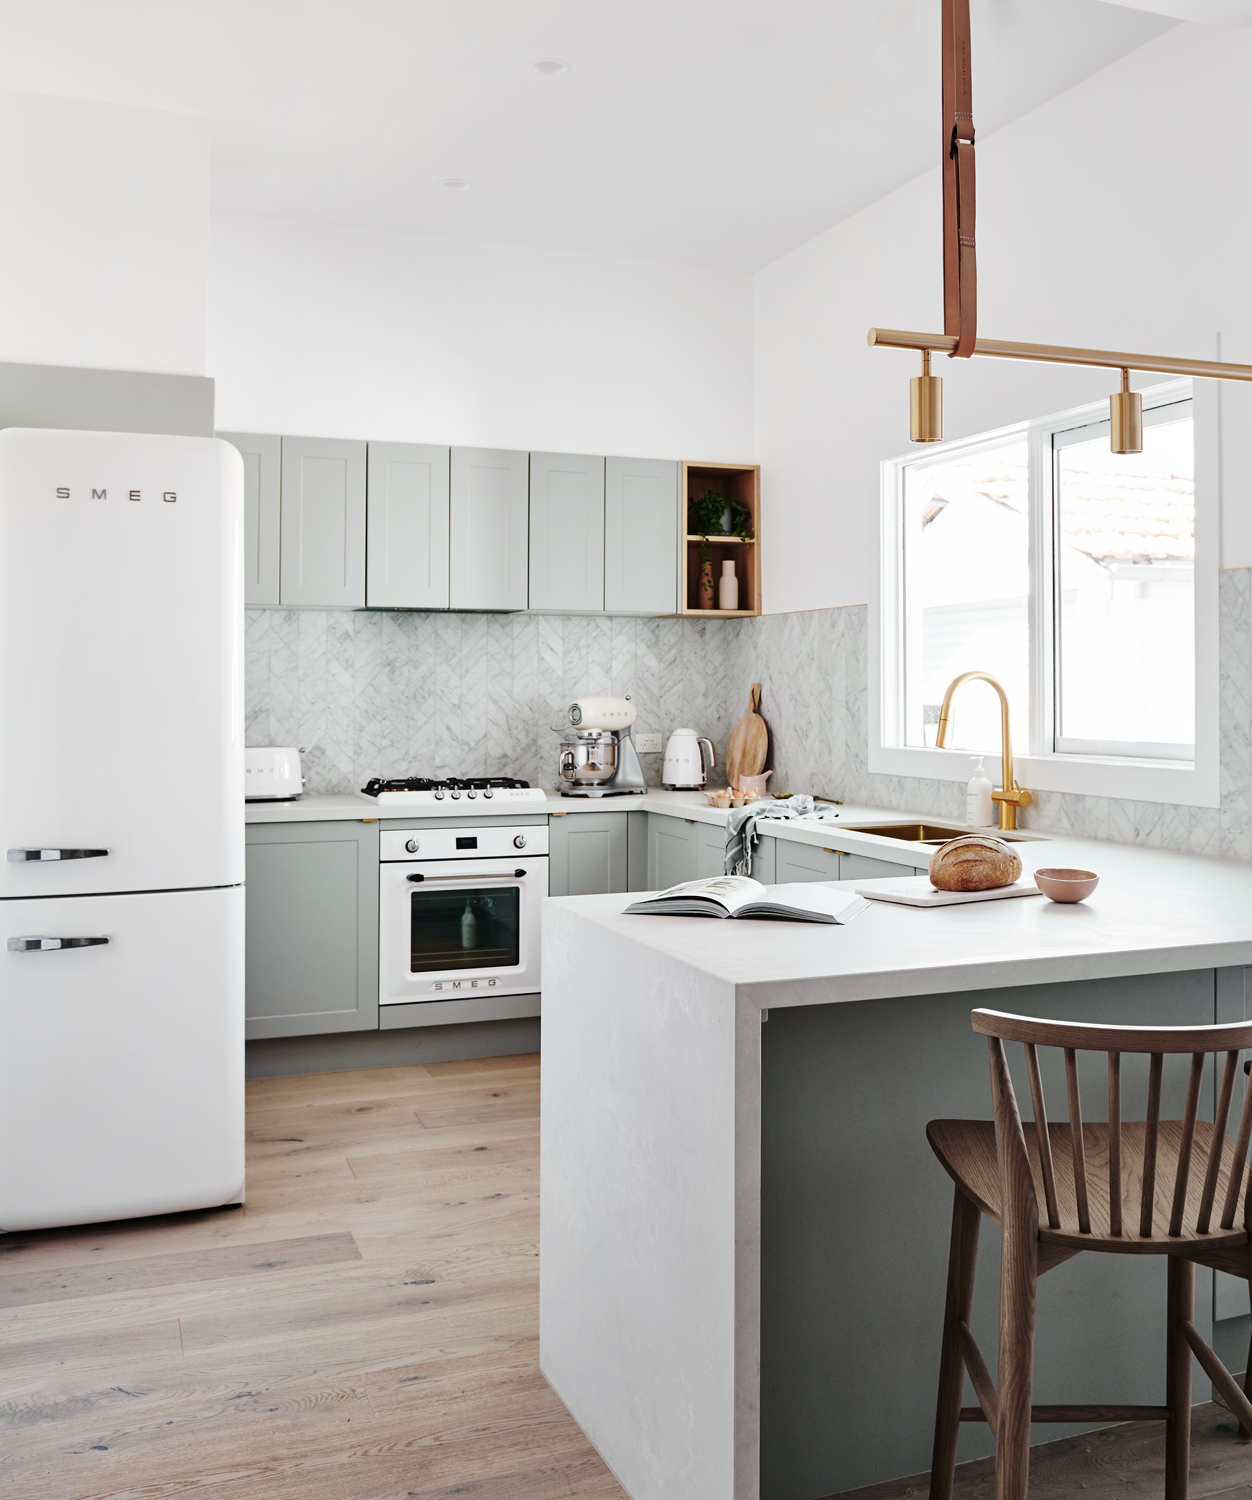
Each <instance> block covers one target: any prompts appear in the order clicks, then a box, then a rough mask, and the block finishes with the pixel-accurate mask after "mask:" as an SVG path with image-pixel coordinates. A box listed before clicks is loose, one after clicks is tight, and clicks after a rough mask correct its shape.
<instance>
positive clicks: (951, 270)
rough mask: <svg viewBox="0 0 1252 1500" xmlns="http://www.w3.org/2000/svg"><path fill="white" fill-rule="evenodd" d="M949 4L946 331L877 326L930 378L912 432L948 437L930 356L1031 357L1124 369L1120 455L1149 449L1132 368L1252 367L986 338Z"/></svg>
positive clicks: (1176, 371)
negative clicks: (912, 352)
mask: <svg viewBox="0 0 1252 1500" xmlns="http://www.w3.org/2000/svg"><path fill="white" fill-rule="evenodd" d="M940 4H941V5H942V7H943V28H942V32H943V44H942V46H943V329H944V331H943V332H942V333H941V334H939V333H909V332H905V331H903V330H901V329H898V328H871V329H870V331H869V343H870V347H871V348H882V349H916V350H919V351H920V353H921V356H922V373H921V374H920V375H915V376H914V377H913V378H912V380H911V381H910V382H909V435H910V437H911V439H912V441H913V442H915V443H937V442H940V441H941V440H942V438H943V381H942V379H940V377H939V376H937V375H932V374H931V373H930V356H931V354H932V353H934V354H946V355H947V356H948V358H949V359H970V358H972V357H973V356H975V355H979V356H982V357H984V358H991V359H1025V360H1030V361H1032V362H1034V363H1038V364H1059V365H1089V366H1095V367H1097V368H1101V369H1112V370H1120V371H1121V377H1122V387H1121V390H1120V391H1118V392H1115V393H1114V394H1113V395H1112V396H1110V397H1109V416H1110V426H1111V429H1112V430H1111V446H1112V450H1113V452H1114V453H1141V452H1142V451H1143V398H1142V397H1141V396H1140V395H1139V394H1138V393H1137V392H1135V391H1132V390H1131V389H1130V372H1131V370H1147V371H1152V372H1155V373H1159V374H1165V375H1189V376H1192V377H1193V378H1198V379H1209V380H1252V365H1235V364H1228V363H1226V362H1225V361H1224V360H1216V359H1170V358H1167V357H1166V356H1164V355H1156V354H1122V353H1119V352H1117V351H1116V350H1109V349H1073V348H1067V347H1065V346H1063V345H1056V344H1019V343H1009V342H1006V341H1005V340H1002V339H980V338H979V337H978V331H977V330H978V276H977V263H976V258H975V242H974V215H975V195H974V114H973V108H974V106H973V89H972V81H971V65H970V27H969V0H940Z"/></svg>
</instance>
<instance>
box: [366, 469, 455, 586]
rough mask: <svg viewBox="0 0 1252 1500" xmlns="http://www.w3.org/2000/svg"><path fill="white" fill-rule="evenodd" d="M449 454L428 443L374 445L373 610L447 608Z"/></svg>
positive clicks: (369, 517)
mask: <svg viewBox="0 0 1252 1500" xmlns="http://www.w3.org/2000/svg"><path fill="white" fill-rule="evenodd" d="M448 454H449V450H448V449H447V448H439V447H434V446H432V445H431V444H428V443H371V444H370V445H369V459H368V466H367V480H366V529H365V535H366V560H365V601H366V603H367V604H368V605H369V606H370V608H371V609H447V607H448Z"/></svg>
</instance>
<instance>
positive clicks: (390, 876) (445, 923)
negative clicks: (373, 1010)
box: [378, 854, 548, 1005]
mask: <svg viewBox="0 0 1252 1500" xmlns="http://www.w3.org/2000/svg"><path fill="white" fill-rule="evenodd" d="M415 877H416V878H415ZM547 894H548V859H547V856H546V855H538V856H535V855H530V854H525V855H521V856H520V857H517V858H514V859H508V860H505V859H447V860H443V859H441V860H412V861H409V860H395V861H387V862H384V863H383V864H382V865H381V866H380V868H379V899H380V904H379V913H378V918H379V921H378V982H379V993H378V999H379V1003H380V1004H382V1005H401V1004H411V1003H412V1002H414V1001H421V1000H453V999H465V998H468V997H469V996H470V995H475V994H494V995H526V994H531V993H534V992H536V991H538V989H539V947H540V943H539V938H540V932H539V929H540V914H541V908H542V906H543V899H544V897H545V896H546V895H547Z"/></svg>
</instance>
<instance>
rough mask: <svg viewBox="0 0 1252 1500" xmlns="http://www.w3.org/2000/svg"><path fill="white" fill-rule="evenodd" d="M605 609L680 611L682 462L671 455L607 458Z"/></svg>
mask: <svg viewBox="0 0 1252 1500" xmlns="http://www.w3.org/2000/svg"><path fill="white" fill-rule="evenodd" d="M604 607H605V609H606V610H608V611H609V612H610V613H616V614H636V615H672V614H674V613H675V611H676V610H677V609H678V464H677V463H675V462H674V461H673V460H671V459H660V458H610V459H606V460H605V469H604Z"/></svg>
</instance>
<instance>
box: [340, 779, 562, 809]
mask: <svg viewBox="0 0 1252 1500" xmlns="http://www.w3.org/2000/svg"><path fill="white" fill-rule="evenodd" d="M357 795H358V796H359V797H364V798H365V800H366V801H367V802H373V803H376V804H377V805H378V806H380V807H425V806H430V805H438V804H443V805H444V806H447V805H448V804H449V803H454V802H473V803H475V804H477V803H479V802H482V803H486V804H487V805H488V806H500V805H501V804H504V805H506V806H509V807H515V806H516V805H517V804H518V803H519V802H530V803H535V802H546V801H547V800H548V796H547V793H546V792H545V791H544V790H543V788H542V787H538V786H531V784H530V782H528V781H518V780H517V778H516V777H513V776H441V777H434V778H432V777H429V776H404V777H397V778H393V779H391V780H386V779H384V778H383V777H380V776H375V777H373V778H372V779H371V780H370V781H368V782H366V784H365V785H364V786H363V787H362V788H361V790H360V791H359V792H358V793H357Z"/></svg>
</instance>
